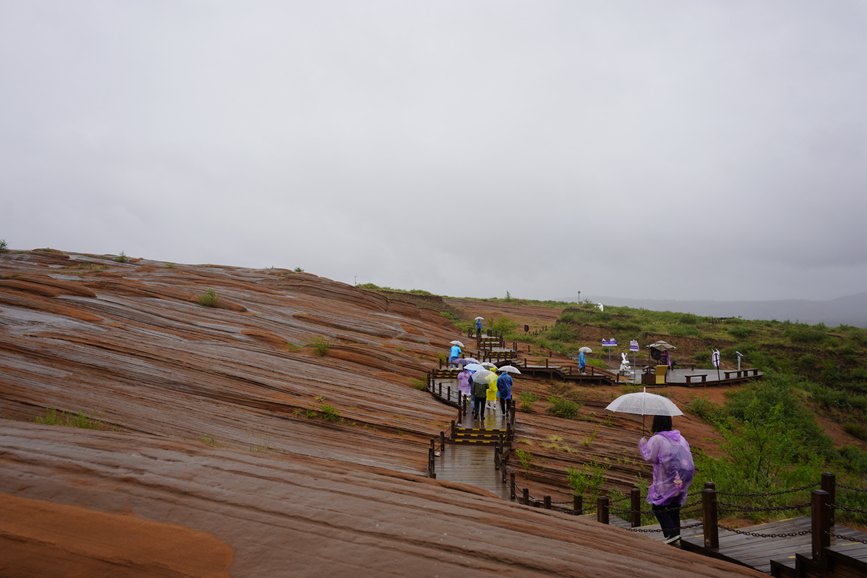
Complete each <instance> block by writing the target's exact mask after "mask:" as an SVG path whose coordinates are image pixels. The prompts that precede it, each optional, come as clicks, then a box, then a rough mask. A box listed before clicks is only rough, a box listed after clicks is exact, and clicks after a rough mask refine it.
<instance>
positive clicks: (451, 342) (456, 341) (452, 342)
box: [449, 339, 464, 349]
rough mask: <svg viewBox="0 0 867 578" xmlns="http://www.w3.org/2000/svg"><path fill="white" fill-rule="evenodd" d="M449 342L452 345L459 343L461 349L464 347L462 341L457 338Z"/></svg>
mask: <svg viewBox="0 0 867 578" xmlns="http://www.w3.org/2000/svg"><path fill="white" fill-rule="evenodd" d="M449 343H450V344H451V345H457V346H458V347H460V348H461V349H463V348H464V344H463V343H461V342H460V341H458V340H457V339H455V340H454V341H449Z"/></svg>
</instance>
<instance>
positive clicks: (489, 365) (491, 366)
mask: <svg viewBox="0 0 867 578" xmlns="http://www.w3.org/2000/svg"><path fill="white" fill-rule="evenodd" d="M482 367H484V368H485V369H497V366H496V365H494V364H493V363H491V362H490V361H483V362H482Z"/></svg>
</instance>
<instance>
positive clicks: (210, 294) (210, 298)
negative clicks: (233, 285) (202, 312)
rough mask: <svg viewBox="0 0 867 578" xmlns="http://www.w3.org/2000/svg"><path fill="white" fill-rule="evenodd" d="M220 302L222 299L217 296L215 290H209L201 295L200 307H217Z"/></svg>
mask: <svg viewBox="0 0 867 578" xmlns="http://www.w3.org/2000/svg"><path fill="white" fill-rule="evenodd" d="M219 301H220V298H219V297H218V296H217V292H216V291H214V290H213V289H208V290H207V291H205V292H204V293H203V294H201V295H199V305H204V306H205V307H216V306H217V304H218V303H219Z"/></svg>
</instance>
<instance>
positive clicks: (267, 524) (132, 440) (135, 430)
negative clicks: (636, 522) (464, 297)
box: [0, 251, 758, 577]
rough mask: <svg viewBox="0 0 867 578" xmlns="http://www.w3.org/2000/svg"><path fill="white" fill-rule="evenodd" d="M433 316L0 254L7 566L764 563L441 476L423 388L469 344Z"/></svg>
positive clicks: (195, 570) (673, 566) (347, 298)
mask: <svg viewBox="0 0 867 578" xmlns="http://www.w3.org/2000/svg"><path fill="white" fill-rule="evenodd" d="M209 289H212V290H213V292H214V293H215V294H216V295H217V297H218V306H216V307H206V306H203V305H201V304H200V303H199V298H200V296H202V295H203V294H205V293H206V292H207V291H208V290H209ZM437 307H438V306H437V304H436V303H434V304H431V305H430V306H429V307H428V306H427V305H426V304H425V303H424V302H418V301H415V302H414V301H412V300H409V299H407V300H401V299H400V298H398V297H393V296H390V297H385V296H383V295H380V294H378V293H374V292H371V291H365V290H361V289H358V288H355V287H352V286H349V285H345V284H342V283H337V282H334V281H330V280H327V279H323V278H319V277H316V276H314V275H310V274H308V273H296V272H290V271H286V270H274V269H268V270H251V269H241V268H233V267H221V266H214V265H199V266H187V265H173V264H168V263H157V262H150V261H144V260H138V261H135V260H134V261H132V262H127V263H119V262H117V261H115V260H114V259H112V258H111V257H109V256H96V255H77V254H63V253H60V252H55V251H33V252H9V253H4V254H0V460H2V468H0V510H2V511H3V512H4V515H3V516H2V519H0V575H2V576H34V575H39V576H76V575H81V576H84V575H87V576H229V575H231V576H250V577H262V576H322V575H338V576H340V575H352V576H435V575H453V576H488V575H494V574H505V575H522V576H523V575H558V576H570V575H571V576H587V575H592V576H660V575H666V576H723V575H725V576H730V575H739V574H743V575H758V574H755V573H753V572H751V571H749V570H747V569H744V568H739V567H735V566H731V565H728V564H724V563H723V562H720V561H715V560H712V559H709V558H703V557H698V556H694V555H690V554H687V553H685V552H681V551H679V550H676V549H674V548H671V547H668V546H664V545H661V544H656V543H653V542H651V541H649V540H647V539H645V538H643V537H642V536H639V535H634V534H630V533H628V532H624V531H622V530H618V529H616V528H611V527H605V526H601V525H598V524H595V523H592V522H587V521H584V520H580V519H576V518H574V517H572V516H568V515H564V514H559V513H555V512H544V511H540V510H538V509H533V508H526V507H523V506H518V505H516V504H513V503H511V502H507V501H503V500H500V499H497V498H495V497H493V496H491V495H489V494H487V493H486V492H484V491H483V490H480V489H477V488H474V487H472V486H467V485H462V484H453V483H448V482H442V481H438V480H431V479H428V478H426V477H425V471H426V457H427V447H428V444H429V439H430V437H431V436H434V435H437V434H438V432H439V431H440V430H442V429H445V428H446V427H447V426H448V423H449V420H450V419H453V418H454V412H453V410H452V409H451V408H448V407H446V406H444V405H441V404H438V403H437V402H436V401H434V400H433V399H432V398H431V396H430V395H429V394H427V393H426V392H424V391H420V390H419V389H418V388H417V386H418V384H419V383H421V380H423V378H424V375H425V372H426V370H427V369H428V368H429V367H432V366H434V365H435V364H436V360H437V357H438V355H440V354H441V353H443V352H444V351H445V350H446V347H447V344H448V342H449V341H450V340H451V339H454V337H455V331H454V329H453V328H451V326H450V325H449V324H448V322H447V320H446V319H445V318H444V317H443V316H442V315H441V314H440V311H439V310H438V308H437ZM52 409H53V410H54V413H53V415H56V416H61V417H63V418H66V419H69V418H75V417H79V418H81V419H84V420H85V424H86V425H89V426H91V427H94V428H96V429H85V428H81V427H62V426H58V425H48V424H38V423H34V420H35V419H36V418H37V417H40V418H43V421H44V420H45V418H47V417H48V416H50V415H52V412H51V410H52ZM538 419H541V418H538ZM538 419H537V421H538ZM49 421H50V420H49ZM543 421H544V420H543ZM535 427H541V426H535ZM552 427H554V426H552Z"/></svg>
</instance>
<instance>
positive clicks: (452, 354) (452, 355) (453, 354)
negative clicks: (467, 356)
mask: <svg viewBox="0 0 867 578" xmlns="http://www.w3.org/2000/svg"><path fill="white" fill-rule="evenodd" d="M461 353H463V352H462V351H461V346H460V345H457V344H453V345H452V348H451V349H450V350H449V367H457V366H458V359H460V358H461Z"/></svg>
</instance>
